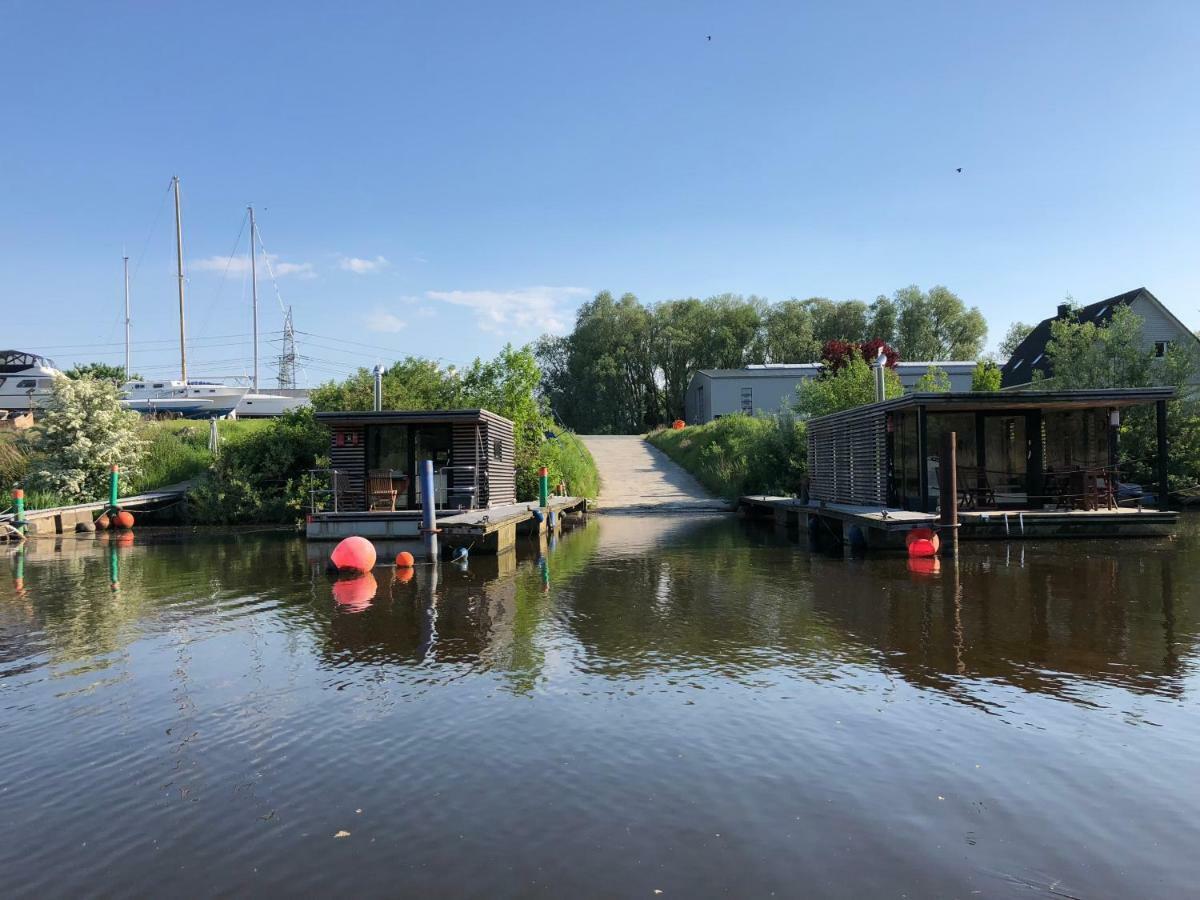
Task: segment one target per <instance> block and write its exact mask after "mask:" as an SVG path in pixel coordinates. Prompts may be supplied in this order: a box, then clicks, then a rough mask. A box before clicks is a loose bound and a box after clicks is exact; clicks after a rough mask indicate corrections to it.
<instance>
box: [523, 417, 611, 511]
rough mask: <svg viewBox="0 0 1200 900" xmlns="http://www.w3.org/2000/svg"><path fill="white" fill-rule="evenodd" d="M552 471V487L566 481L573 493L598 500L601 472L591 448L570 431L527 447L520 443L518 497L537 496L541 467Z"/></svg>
mask: <svg viewBox="0 0 1200 900" xmlns="http://www.w3.org/2000/svg"><path fill="white" fill-rule="evenodd" d="M541 466H545V467H546V468H547V469H548V470H549V471H550V488H551V490H553V489H554V487H555V485H557V484H559V483H560V482H562V483H563V484H565V485H566V486H567V493H568V494H569V495H571V496H573V497H586V498H587V499H589V500H595V499H596V495H597V494H598V493H599V492H600V472H599V471H598V470H597V469H596V461H595V460H594V459H592V454H591V453H590V452H589V451H588V448H587V447H585V446H583V441H581V440H579V438H578V437H576V436H575V435H574V434H572V433H571V432H569V431H563V432H559V433H558V436H557V437H555V438H553V439H551V440H540V441H538V442H537V443H535V444H533V445H532V446H530V447H528V449H526V448H525V447H522V446H521V444H518V446H517V499H518V500H522V501H524V500H536V499H537V495H538V484H537V470H538V468H539V467H541Z"/></svg>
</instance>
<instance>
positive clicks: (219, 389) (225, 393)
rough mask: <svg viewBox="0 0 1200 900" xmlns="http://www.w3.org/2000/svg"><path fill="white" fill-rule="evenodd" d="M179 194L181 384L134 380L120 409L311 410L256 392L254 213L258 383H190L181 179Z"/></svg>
mask: <svg viewBox="0 0 1200 900" xmlns="http://www.w3.org/2000/svg"><path fill="white" fill-rule="evenodd" d="M171 188H172V191H173V192H174V194H175V260H176V273H177V278H178V281H179V369H180V377H179V378H178V379H168V378H161V379H157V380H155V379H131V380H129V381H126V382H125V384H124V385H122V386H121V404H122V405H123V406H124V407H125V408H126V409H131V410H135V411H137V412H141V413H145V414H147V415H151V416H179V417H182V418H187V419H207V418H218V417H223V416H229V415H232V416H234V417H235V418H243V417H245V418H265V417H269V416H279V415H282V414H284V413H286V412H290V411H291V410H294V409H298V408H300V407H302V406H306V405H307V404H308V400H307V399H306V398H304V397H288V396H284V395H281V394H266V393H260V392H259V390H258V282H257V278H256V276H255V275H254V272H253V270H254V267H255V259H256V248H255V244H254V241H255V225H254V208H253V207H249V208H248V209H249V213H250V264H251V270H252V271H251V284H252V293H253V303H254V379H253V384H252V386H250V387H242V386H236V385H229V384H224V383H222V382H219V381H199V380H193V379H189V378H188V372H187V330H186V318H185V315H184V281H185V279H184V274H183V217H182V214H181V211H180V203H179V178H178V176H176V177H174V178H172V179H171ZM129 335H130V315H129V257H125V373H126V377H127V378H128V376H129V372H130V350H129V346H130V343H129Z"/></svg>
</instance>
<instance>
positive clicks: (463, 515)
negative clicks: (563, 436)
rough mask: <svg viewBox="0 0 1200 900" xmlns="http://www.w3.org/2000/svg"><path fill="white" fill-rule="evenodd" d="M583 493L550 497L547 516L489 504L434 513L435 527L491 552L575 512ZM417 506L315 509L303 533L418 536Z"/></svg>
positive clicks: (446, 536) (520, 506) (524, 507)
mask: <svg viewBox="0 0 1200 900" xmlns="http://www.w3.org/2000/svg"><path fill="white" fill-rule="evenodd" d="M586 505H587V501H586V500H585V499H584V498H583V497H551V498H550V507H549V511H550V514H551V515H550V516H549V518H550V519H553V520H554V522H553V523H551V522H550V521H547V517H545V516H543V515H542V512H541V510H540V509H539V508H538V505H537V504H536V503H533V502H530V503H510V504H507V505H504V506H493V507H491V508H489V509H471V510H463V511H461V512H455V511H449V510H447V511H445V512H440V513H439V514H438V519H437V527H438V529H439V530H440V532H441V533H440V540H441V544H442V546H443V547H450V548H453V547H472V548H473V549H474V551H475V552H492V553H497V552H501V551H504V550H507V549H508V548H509V547H511V546H513V545H514V544H515V543H516V539H517V534H518V533H543V532H545V531H546V530H547V529H548V528H550V527H551V526H552V524H553V525H554V526H557V524H558V522H559V521H561V519H562V518H563V517H564V516H575V515H580V514H582V513H583V512H584V511H585V510H586ZM420 528H421V511H420V510H419V509H404V510H396V511H394V512H388V511H384V512H380V511H374V512H365V511H361V510H360V511H356V512H320V513H314V514H312V515H310V516H309V517H308V520H307V525H306V529H305V531H306V534H307V536H308V539H309V540H310V541H340V540H341V539H342V538H346V537H350V536H351V535H359V536H360V537H365V538H367V539H368V540H374V539H389V540H398V539H399V540H403V539H408V540H417V539H418V538H419V537H420Z"/></svg>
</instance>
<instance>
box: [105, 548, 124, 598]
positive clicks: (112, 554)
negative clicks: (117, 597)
mask: <svg viewBox="0 0 1200 900" xmlns="http://www.w3.org/2000/svg"><path fill="white" fill-rule="evenodd" d="M108 583H109V586H110V587H111V588H112V589H113V590H114V591H115V590H116V589H117V588H119V587H120V586H121V563H120V562H119V561H118V560H117V545H116V544H112V545H111V546H109V548H108Z"/></svg>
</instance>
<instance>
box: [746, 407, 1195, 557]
mask: <svg viewBox="0 0 1200 900" xmlns="http://www.w3.org/2000/svg"><path fill="white" fill-rule="evenodd" d="M1174 396H1175V389H1174V388H1170V387H1154V388H1127V389H1125V388H1123V389H1109V390H1075V391H1022V392H1014V393H1007V392H1005V393H999V392H997V393H974V392H950V393H914V394H907V395H905V396H903V397H900V398H897V399H894V400H886V401H883V402H879V403H872V404H868V405H865V406H860V407H856V408H854V409H850V410H844V411H842V412H837V413H833V414H830V415H827V416H821V417H819V418H815V419H812V420H810V421H809V423H808V468H809V487H808V495H807V497H802V498H800V499H791V500H788V499H784V498H746V499H745V500H744V501H743V507H744V508H745V509H746V510H747V511H749V512H751V513H753V512H755V511H756V510H757V511H759V512H761V511H762V510H764V509H767V508H771V509H774V511H775V516H776V520H777V521H779V520H780V519H785V520H788V521H791V520H792V519H791V517H795V521H796V522H797V523H798V524H800V525H802V526H806V527H809V528H810V530H811V529H812V528H820V529H823V530H824V533H826V534H827V535H831V536H834V537H835V538H838V539H840V538H841V537H842V536H843V535H844V534H845V535H847V536H848V537H851V538H852V540H854V541H861V542H863V543H865V544H866V545H868V546H869V545H872V544H880V545H894V544H895V543H896V542H897V540H898V541H899V542H900V544H901V546H902V545H903V537H904V533H905V532H906V531H908V530H911V529H913V528H918V527H929V526H934V525H936V524H937V523H938V521H939V518H940V516H939V515H938V512H939V511H940V510H942V509H944V507H945V504H946V503H948V502H953V503H954V504H955V508H956V510H957V520H958V529H959V535H960V536H961V537H962V538H964V539H970V538H993V537H1000V538H1021V537H1099V536H1110V537H1125V536H1131V537H1132V536H1153V535H1163V534H1169V533H1171V532H1172V531H1173V529H1174V526H1175V524H1176V520H1177V514H1176V513H1175V512H1172V511H1171V510H1170V509H1169V508H1168V506H1169V503H1168V496H1169V495H1168V492H1167V483H1166V482H1167V459H1168V455H1167V454H1168V447H1167V418H1166V417H1167V402H1168V401H1169V400H1171V399H1172V398H1173V397H1174ZM1138 408H1141V409H1142V412H1140V413H1136V414H1139V415H1146V416H1148V417H1149V416H1152V417H1153V418H1154V421H1155V425H1156V435H1157V442H1156V447H1155V453H1154V459H1153V460H1152V461H1142V462H1143V463H1145V462H1150V471H1151V472H1152V473H1153V479H1154V482H1155V484H1154V486H1153V487H1154V490H1153V494H1152V495H1151V494H1149V493H1147V492H1146V491H1144V490H1143V489H1142V487H1141V486H1139V485H1131V484H1126V483H1123V482H1122V480H1121V471H1122V466H1121V453H1120V447H1119V439H1118V434H1119V426H1120V423H1121V419H1122V416H1125V415H1129V414H1130V413H1131V412H1132V411H1133V410H1136V409H1138ZM948 432H953V433H954V435H955V445H956V464H955V467H954V472H955V476H956V478H955V480H956V488H955V496H954V497H953V498H952V499H951V498H947V497H943V496H941V491H940V490H939V485H940V483H941V482H942V479H941V477H940V476H941V474H942V465H943V459H942V453H943V451H942V447H943V436H944V435H946V434H947V433H948ZM781 511H782V512H781ZM850 528H853V529H855V531H854V533H853V534H852V535H849V534H848V529H850Z"/></svg>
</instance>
